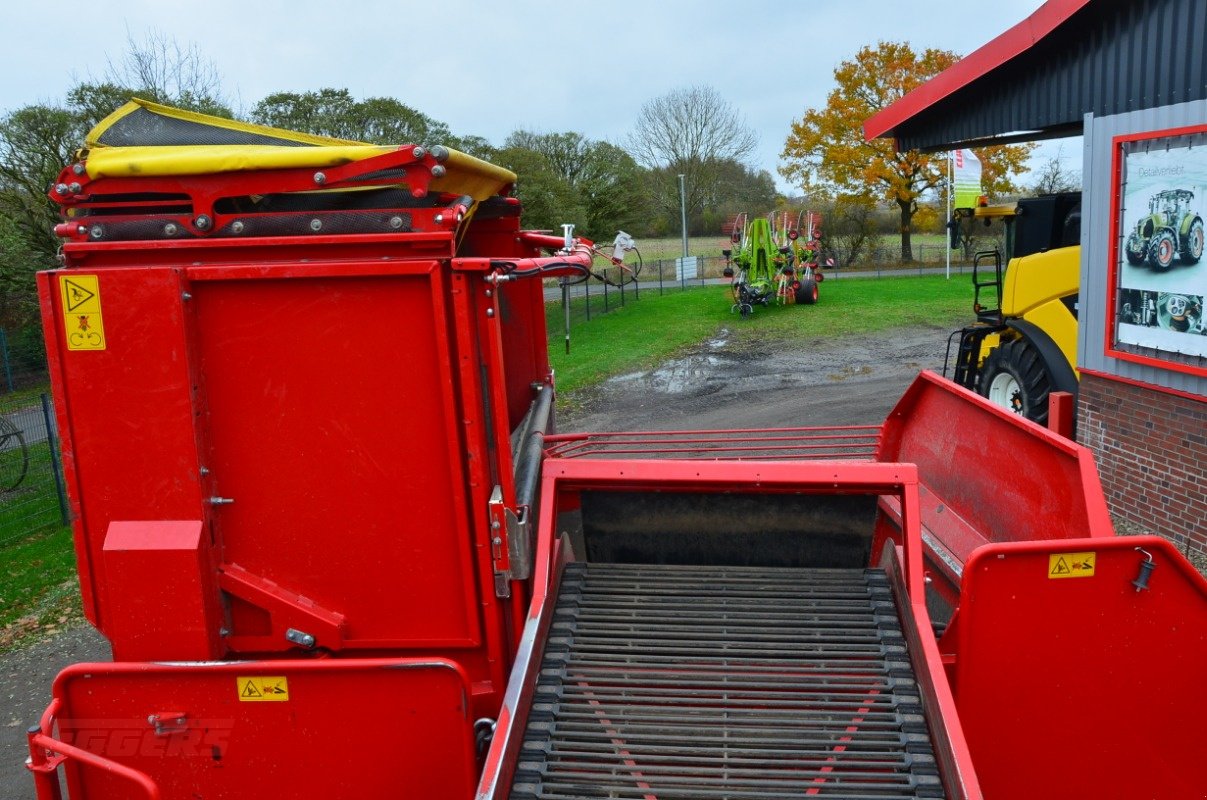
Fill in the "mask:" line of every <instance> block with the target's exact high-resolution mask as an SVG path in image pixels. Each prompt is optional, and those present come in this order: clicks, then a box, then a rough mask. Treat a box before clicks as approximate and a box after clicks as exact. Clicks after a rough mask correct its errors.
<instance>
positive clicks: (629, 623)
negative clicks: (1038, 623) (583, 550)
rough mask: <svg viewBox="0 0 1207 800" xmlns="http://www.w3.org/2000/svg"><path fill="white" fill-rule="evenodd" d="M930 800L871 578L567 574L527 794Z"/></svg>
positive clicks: (907, 678) (519, 786)
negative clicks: (922, 798)
mask: <svg viewBox="0 0 1207 800" xmlns="http://www.w3.org/2000/svg"><path fill="white" fill-rule="evenodd" d="M595 797H608V798H640V800H654V798H696V799H699V800H706V799H707V798H743V799H745V798H780V797H842V798H850V799H851V800H856V799H857V798H916V797H925V798H933V797H944V793H943V789H942V786H941V784H940V781H939V776H938V771H937V768H936V765H935V757H934V750H933V748H932V745H931V741H930V737H929V734H928V732H927V726H926V722H925V719H924V717H923V711H922V705H921V698H920V696H919V690H918V686H917V684H916V682H915V680H914V675H913V670H912V668H911V667H910V662H909V658H908V655H907V653H906V648H905V641H904V639H903V638H902V633H901V625H900V622H899V620H898V616H897V610H896V607H895V605H894V603H893V598H892V594H891V592H890V589H889V585H888V580H887V577H886V575H885V573H884V572H883V571H880V570H825V569H766V568H734V567H676V566H649V565H620V564H597V563H572V564H568V565H567V566H566V568H565V572H564V573H563V577H562V583H561V588H560V590H559V593H558V598H557V606H556V610H555V614H554V617H553V622H552V625H551V627H550V631H549V637H548V640H547V643H546V647H545V652H544V657H543V660H542V663H541V670H540V675H539V677H538V680H537V685H536V692H535V695H534V699H533V705H532V710H531V713H530V715H529V718H528V723H527V728H526V730H525V734H524V740H523V745H522V751H521V755H520V758H519V763H518V764H517V768H516V773H515V779H514V783H513V786H512V791H511V798H513V800H529V799H530V798H548V799H549V800H557V799H558V798H595Z"/></svg>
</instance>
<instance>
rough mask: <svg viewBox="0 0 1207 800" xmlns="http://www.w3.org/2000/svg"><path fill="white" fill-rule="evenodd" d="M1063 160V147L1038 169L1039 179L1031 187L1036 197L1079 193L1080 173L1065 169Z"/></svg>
mask: <svg viewBox="0 0 1207 800" xmlns="http://www.w3.org/2000/svg"><path fill="white" fill-rule="evenodd" d="M1063 160H1064V147H1061V148H1060V149H1059V150H1057V151H1056V155H1054V156H1053V157H1052V158H1049V159H1048V160H1047V161H1046V162H1044V165H1043V166H1042V167H1040V168H1039V170H1038V174H1039V179H1038V180H1037V181H1036V182H1035V185H1034V186H1032V187H1031V191H1032V192H1034V193H1035V194H1036V196H1038V195H1043V194H1060V193H1061V192H1080V191H1081V173H1080V172H1077V171H1075V170H1067V169H1065V167H1064V163H1063Z"/></svg>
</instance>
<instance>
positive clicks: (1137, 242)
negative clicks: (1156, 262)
mask: <svg viewBox="0 0 1207 800" xmlns="http://www.w3.org/2000/svg"><path fill="white" fill-rule="evenodd" d="M1147 250H1148V248H1147V247H1145V246H1144V239H1142V238H1141V237H1140V234H1138V233H1136V232H1134V231H1133V232H1132V235H1131V236H1129V237H1127V245H1126V246H1125V247H1124V248H1123V252H1124V254H1125V255H1126V256H1127V263H1129V264H1131V265H1132V266H1133V267H1138V266H1140V265H1141V264H1143V263H1144V258H1145V256H1146V255H1147Z"/></svg>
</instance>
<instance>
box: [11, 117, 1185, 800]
mask: <svg viewBox="0 0 1207 800" xmlns="http://www.w3.org/2000/svg"><path fill="white" fill-rule="evenodd" d="M515 179H516V178H515V175H514V174H512V173H510V172H508V171H507V170H504V169H501V168H498V167H495V166H493V165H490V164H487V163H486V162H483V161H480V160H478V159H474V158H471V157H469V156H467V155H464V154H461V153H458V152H455V151H452V150H446V149H444V148H437V147H433V148H430V149H429V148H425V147H419V146H414V145H406V146H402V147H372V146H368V145H362V144H358V143H353V142H339V141H335V140H329V139H322V138H318V137H310V136H304V135H300V134H295V133H291V132H286V131H278V130H273V129H268V128H262V127H258V126H252V125H245V124H241V123H235V122H231V121H229V120H217V119H212V118H207V117H202V116H200V115H194V114H188V113H185V112H180V111H177V110H174V109H168V108H164V107H161V106H156V105H154V104H150V103H144V102H134V103H131V104H129V105H128V106H126V107H124V108H123V109H121V110H119V111H118V112H116V113H115V114H114V115H113V116H111V117H110V118H109V119H107V120H106V121H105V122H103V123H102V124H101V125H100V126H99V127H98V128H97V130H95V131H93V133H92V134H91V135H90V137H89V141H88V143H87V148H86V150H85V151H83V153H82V154H81V157H80V160H79V161H78V162H77V163H75V164H72V165H69V166H68V167H67V168H66V169H65V170H64V172H63V174H62V177H61V178H60V181H59V182H58V184H57V185H56V186H54V187H52V189H51V197H52V198H53V199H54V200H55V201H56V202H58V203H59V204H60V205H61V206H62V208H63V214H64V217H63V218H64V222H63V223H62V224H61V225H60V226H59V227H58V233H59V235H60V236H61V237H62V238H63V239H64V246H63V258H62V264H61V265H60V266H59V267H58V268H56V269H53V270H50V271H47V272H44V273H41V274H40V276H39V288H40V292H41V299H42V304H43V314H44V323H45V330H46V335H47V343H48V352H49V355H50V365H51V372H52V381H53V388H54V393H55V397H56V401H57V402H56V408H57V414H58V425H59V427H60V429H61V433H62V441H63V450H64V452H63V459H64V466H65V472H66V477H67V482H68V487H69V489H70V495H71V500H72V510H73V512H74V531H75V541H76V548H77V555H78V557H79V566H80V582H81V589H82V592H83V597H84V607H85V610H86V613H87V616H88V618H89V620H90V621H91V622H92V623H93V624H94V625H96V626H97V628H98V629H99V630H100V631H101V632H102V633H103V634H104V635H105V636H106V637H107V638H108V639H109V641H110V642H111V644H112V647H113V655H114V661H113V662H112V663H98V664H80V665H76V666H73V667H70V668H68V669H66V670H65V671H64V672H62V673H61V674H60V675H59V677H58V678H57V679H56V681H55V684H54V689H53V699H52V701H51V703H50V706H49V708H48V709H47V710H46V712H45V714H44V716H43V717H42V719H41V721H40V722H39V724H37V725H36V726H34V727H33V728H31V729H30V732H29V746H30V759H29V768H30V770H31V772H32V775H33V780H34V785H35V787H36V796H37V797H38V798H40V800H50V798H59V797H61V796H63V795H62V791H63V787H64V785H65V786H66V789H67V792H68V794H69V795H70V796H71V797H72V798H74V799H75V800H87V799H88V798H101V799H103V800H117V799H118V798H251V797H296V798H309V797H313V798H319V797H323V798H326V797H349V798H350V797H380V796H403V797H424V798H469V797H477V798H586V797H610V798H727V797H744V798H780V797H785V798H786V797H793V798H797V797H813V796H817V797H842V798H939V797H946V798H981V797H988V798H1002V797H1140V796H1143V797H1168V798H1186V797H1195V796H1201V795H1202V794H1203V792H1204V789H1205V787H1207V765H1205V761H1204V759H1202V758H1201V753H1200V749H1201V746H1202V744H1201V743H1202V741H1203V740H1204V734H1205V733H1207V731H1205V730H1204V724H1205V722H1204V720H1207V707H1205V701H1204V700H1203V695H1202V693H1201V692H1198V691H1195V690H1194V688H1193V687H1195V686H1197V684H1198V683H1199V682H1201V680H1202V678H1203V676H1204V668H1205V665H1207V613H1205V611H1207V582H1205V581H1204V579H1203V578H1202V577H1201V576H1200V575H1199V574H1198V573H1197V572H1196V571H1195V570H1194V569H1193V568H1192V567H1191V566H1190V565H1189V564H1188V563H1187V562H1186V561H1185V560H1184V559H1183V558H1182V557H1181V556H1180V555H1179V554H1178V553H1177V552H1176V550H1175V549H1174V548H1173V547H1172V546H1171V545H1170V544H1169V543H1167V542H1166V541H1164V540H1161V539H1158V538H1156V537H1148V536H1145V537H1133V538H1120V537H1116V536H1114V535H1113V532H1112V529H1111V523H1110V519H1109V517H1108V514H1107V509H1106V504H1105V502H1104V499H1103V495H1102V490H1101V487H1100V484H1099V481H1098V477H1097V473H1096V470H1095V467H1094V464H1093V463H1092V460H1091V457H1090V455H1089V453H1088V451H1086V450H1085V449H1083V448H1081V447H1079V446H1078V445H1076V444H1074V443H1071V442H1069V441H1067V440H1066V439H1063V438H1061V437H1059V436H1056V435H1054V434H1052V433H1050V432H1049V431H1047V430H1045V429H1044V428H1041V427H1038V426H1036V425H1035V424H1033V423H1030V422H1028V421H1026V420H1023V419H1020V418H1018V417H1016V416H1014V415H1010V414H1008V413H1006V412H1005V411H1003V410H1002V409H999V408H996V407H994V406H992V405H991V404H989V403H988V402H987V401H985V400H984V399H983V398H980V397H977V396H976V395H974V394H972V393H970V392H967V391H965V390H963V389H960V388H959V387H956V386H954V385H953V384H952V383H950V382H946V381H943V380H941V379H939V378H937V377H936V376H934V375H933V374H930V373H922V374H921V375H920V376H919V377H918V379H917V380H916V381H915V383H914V384H913V385H912V386H911V387H910V388H909V389H908V391H907V392H906V393H905V395H904V396H903V397H902V398H901V400H900V402H899V403H898V405H897V407H896V408H895V409H894V410H893V412H892V413H891V414H890V415H889V417H888V419H886V421H885V422H884V424H883V425H881V426H868V427H853V428H827V429H821V428H793V429H784V430H743V431H672V432H659V433H633V434H557V433H555V432H554V424H553V421H554V414H553V406H554V385H553V375H552V372H551V370H550V367H549V362H548V354H547V353H548V351H547V347H548V345H547V337H546V330H545V316H544V302H543V291H542V281H541V280H540V278H542V277H559V276H579V275H584V274H586V273H588V272H589V271H590V269H591V263H592V258H593V256H594V255H595V253H594V246H593V245H592V243H590V242H588V241H586V240H583V239H580V238H575V237H574V236H573V235H572V233H567V235H566V236H564V237H554V236H548V235H543V234H537V233H530V232H525V231H522V230H521V229H520V206H519V204H518V202H517V201H516V200H515V198H514V197H512V196H511V195H510V191H511V188H512V185H513V183H514V181H515ZM1003 476H1009V477H1008V479H1006V478H1003Z"/></svg>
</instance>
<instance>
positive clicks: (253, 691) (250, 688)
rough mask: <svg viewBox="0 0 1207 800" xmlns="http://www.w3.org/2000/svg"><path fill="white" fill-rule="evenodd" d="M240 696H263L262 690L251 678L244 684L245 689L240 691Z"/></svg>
mask: <svg viewBox="0 0 1207 800" xmlns="http://www.w3.org/2000/svg"><path fill="white" fill-rule="evenodd" d="M239 696H240V697H261V696H262V695H261V694H260V690H259V689H257V688H256V686H255V684H254V683H252V682H251V681H250V680H249V681H248V682H247V683H245V684H243V690H242V691H240V692H239Z"/></svg>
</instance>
